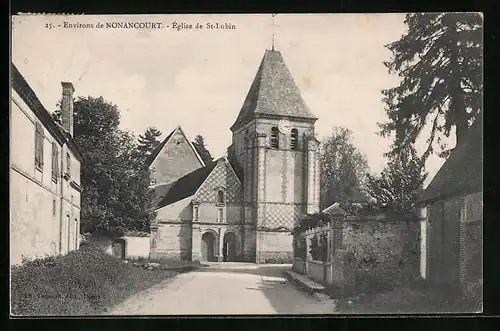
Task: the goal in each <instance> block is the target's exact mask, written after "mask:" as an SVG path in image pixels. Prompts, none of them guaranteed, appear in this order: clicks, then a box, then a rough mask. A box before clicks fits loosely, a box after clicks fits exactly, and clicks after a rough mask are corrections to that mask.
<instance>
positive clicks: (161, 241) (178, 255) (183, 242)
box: [151, 223, 192, 260]
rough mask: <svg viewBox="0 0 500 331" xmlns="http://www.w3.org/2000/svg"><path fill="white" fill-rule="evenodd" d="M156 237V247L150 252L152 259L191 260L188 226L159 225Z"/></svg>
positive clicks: (190, 229) (190, 237) (185, 224)
mask: <svg viewBox="0 0 500 331" xmlns="http://www.w3.org/2000/svg"><path fill="white" fill-rule="evenodd" d="M156 236H157V237H156V241H155V242H156V247H155V248H154V250H152V254H151V255H152V256H151V257H152V258H162V257H165V258H173V259H181V260H190V259H191V254H192V228H191V225H190V224H187V223H171V224H163V223H162V224H159V225H158V230H157V233H156Z"/></svg>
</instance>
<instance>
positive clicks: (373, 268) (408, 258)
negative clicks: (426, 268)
mask: <svg viewBox="0 0 500 331" xmlns="http://www.w3.org/2000/svg"><path fill="white" fill-rule="evenodd" d="M342 228H343V237H342V246H343V248H344V249H345V250H347V251H351V252H353V253H354V256H355V257H356V261H357V266H356V267H357V269H358V271H359V272H361V273H365V274H369V275H370V276H373V277H378V278H387V279H392V280H394V281H396V280H397V279H400V278H401V279H403V278H405V277H416V276H417V275H418V273H419V261H420V260H419V258H420V255H419V254H420V253H419V234H420V223H419V222H417V221H391V222H389V221H360V222H343V226H342Z"/></svg>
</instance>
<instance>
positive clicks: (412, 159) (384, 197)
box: [366, 147, 427, 212]
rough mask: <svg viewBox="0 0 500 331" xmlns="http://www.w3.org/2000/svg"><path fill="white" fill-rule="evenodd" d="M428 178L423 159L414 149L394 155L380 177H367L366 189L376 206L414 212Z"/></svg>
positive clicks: (395, 210)
mask: <svg viewBox="0 0 500 331" xmlns="http://www.w3.org/2000/svg"><path fill="white" fill-rule="evenodd" d="M426 178H427V173H426V172H425V167H424V161H423V160H422V159H421V158H419V157H418V155H417V152H416V151H415V149H414V148H411V147H410V148H407V149H405V150H402V151H400V152H399V154H397V155H396V154H393V155H392V156H391V157H390V159H389V162H388V164H387V166H386V167H385V168H384V170H382V172H381V174H380V176H372V175H369V174H368V176H367V186H366V188H367V191H368V193H369V194H370V196H372V197H373V198H374V199H375V200H376V202H375V205H376V207H378V208H379V209H388V210H390V211H394V212H414V211H415V203H416V201H417V199H418V197H419V195H420V193H421V192H422V189H423V185H424V181H425V179H426Z"/></svg>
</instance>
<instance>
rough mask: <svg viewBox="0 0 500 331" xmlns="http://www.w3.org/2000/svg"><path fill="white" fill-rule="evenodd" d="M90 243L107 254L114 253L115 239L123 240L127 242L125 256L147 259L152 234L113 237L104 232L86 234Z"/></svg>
mask: <svg viewBox="0 0 500 331" xmlns="http://www.w3.org/2000/svg"><path fill="white" fill-rule="evenodd" d="M85 239H86V241H87V242H88V243H91V244H93V245H96V246H98V247H99V248H101V249H102V250H103V251H104V252H106V253H107V254H110V255H113V254H114V251H113V245H114V243H115V240H116V239H118V240H120V239H121V240H123V241H124V242H125V258H126V259H147V258H149V252H150V236H145V237H137V236H123V237H112V236H108V235H103V234H93V235H87V236H85Z"/></svg>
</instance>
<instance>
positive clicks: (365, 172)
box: [10, 13, 483, 316]
mask: <svg viewBox="0 0 500 331" xmlns="http://www.w3.org/2000/svg"><path fill="white" fill-rule="evenodd" d="M482 91H483V15H482V14H481V13H418V14H414V13H408V14H255V15H242V14H240V15H236V14H233V15H208V14H203V15H187V14H183V15H95V16H94V15H38V14H18V15H14V16H12V58H11V109H10V206H11V211H10V265H11V268H10V269H11V272H10V279H11V288H10V307H11V315H12V316H47V315H50V316H68V315H69V316H99V315H108V316H109V315H112V316H123V315H128V316H129V315H132V316H140V315H147V316H167V315H218V316H224V315H301V314H316V315H323V316H334V315H336V314H374V313H388V314H427V313H449V312H459V313H475V312H481V311H482V284H483V275H482V250H483V245H482V243H483V239H482V238H483V237H482V226H483V195H482V192H483V191H482V164H483V154H482V142H483V129H482V128H483V126H482V114H483V109H482V108H483V105H482V98H483V96H482V93H483V92H482Z"/></svg>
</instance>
